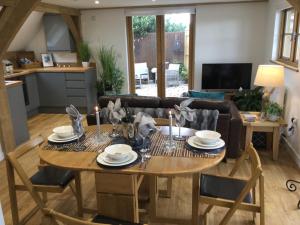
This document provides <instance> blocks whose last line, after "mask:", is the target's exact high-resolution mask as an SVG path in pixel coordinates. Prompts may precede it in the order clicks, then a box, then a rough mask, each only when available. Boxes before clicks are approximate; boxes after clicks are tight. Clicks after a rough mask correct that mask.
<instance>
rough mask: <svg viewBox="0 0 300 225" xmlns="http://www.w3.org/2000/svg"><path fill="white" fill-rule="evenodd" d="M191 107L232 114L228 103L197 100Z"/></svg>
mask: <svg viewBox="0 0 300 225" xmlns="http://www.w3.org/2000/svg"><path fill="white" fill-rule="evenodd" d="M189 107H190V108H192V109H210V110H214V109H217V110H219V112H220V113H221V114H227V113H230V104H229V102H228V101H204V100H201V99H195V100H194V101H193V102H192V103H191V104H190V105H189Z"/></svg>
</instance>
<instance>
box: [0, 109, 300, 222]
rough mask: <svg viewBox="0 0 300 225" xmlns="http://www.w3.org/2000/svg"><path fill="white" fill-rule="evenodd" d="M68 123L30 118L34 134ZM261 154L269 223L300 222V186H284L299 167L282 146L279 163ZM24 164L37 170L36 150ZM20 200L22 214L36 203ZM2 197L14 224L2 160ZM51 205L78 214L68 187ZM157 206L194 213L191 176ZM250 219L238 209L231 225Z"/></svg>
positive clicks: (88, 183) (164, 211)
mask: <svg viewBox="0 0 300 225" xmlns="http://www.w3.org/2000/svg"><path fill="white" fill-rule="evenodd" d="M68 123H69V119H68V117H67V116H66V115H46V114H40V115H38V116H36V117H34V118H32V119H30V120H29V129H30V133H31V135H36V134H39V133H42V134H43V135H45V136H47V135H48V134H49V133H50V132H51V130H52V128H53V127H55V126H58V125H63V124H68ZM260 156H261V159H262V163H263V170H264V175H265V202H266V224H270V225H277V224H278V225H296V224H300V210H298V209H297V207H296V205H297V202H298V199H300V189H299V190H298V192H294V193H292V192H289V191H288V190H287V189H286V187H285V182H286V180H287V179H290V178H294V179H298V180H300V171H299V169H298V168H297V167H296V165H295V163H294V162H293V160H292V159H291V157H290V156H289V155H288V153H287V151H286V149H285V146H283V145H281V147H280V155H279V160H278V161H277V162H274V161H273V160H271V157H270V153H269V152H260ZM22 163H23V165H25V166H26V168H27V171H28V173H29V174H30V173H33V172H34V171H35V169H36V168H35V167H34V165H36V164H37V163H38V156H37V154H36V152H32V153H30V154H28V155H27V156H25V157H24V160H23V161H22ZM232 164H233V163H232V162H229V163H226V164H225V163H222V164H220V165H219V166H217V167H215V168H213V169H211V170H210V171H207V172H209V173H216V174H224V175H225V174H227V173H228V172H229V170H230V168H231V166H232ZM248 171H249V170H248V163H245V165H244V167H243V169H242V170H241V171H240V172H239V174H238V175H239V176H246V175H247V174H248ZM84 178H85V182H83V190H84V204H85V206H88V207H96V199H95V189H94V180H93V174H91V173H85V174H84ZM164 184H165V181H164V180H161V182H160V187H161V188H164ZM299 188H300V187H299ZM18 199H19V200H20V202H21V204H20V206H19V208H20V212H21V215H22V214H24V213H25V212H27V211H28V210H29V209H30V207H32V206H34V203H33V201H32V200H31V198H30V196H29V195H28V194H25V193H20V194H18ZM0 200H1V204H2V207H3V210H4V217H5V222H6V224H11V214H10V203H9V197H8V190H7V182H6V171H5V163H4V162H0ZM48 204H49V206H50V207H53V208H55V209H56V210H58V211H61V212H64V213H67V214H69V215H75V214H76V202H75V198H74V196H73V195H72V193H71V191H70V190H66V191H65V192H64V193H63V194H50V195H49V203H48ZM158 207H159V210H158V212H159V213H160V214H161V215H163V216H169V217H172V218H177V217H189V216H190V215H191V179H190V178H189V177H180V178H176V179H175V180H174V184H173V193H172V198H171V199H160V200H159V206H158ZM203 208H204V207H202V206H201V211H202V210H203ZM224 212H225V209H222V208H215V209H213V211H212V212H211V213H210V215H209V224H218V222H219V221H220V219H221V218H222V216H223V215H224ZM87 216H89V215H87ZM142 217H143V216H142ZM143 218H144V217H143ZM251 218H252V214H251V213H248V212H241V211H239V212H238V213H236V214H235V215H234V216H233V218H232V220H231V221H230V223H229V224H230V225H235V224H253V222H252V221H251ZM27 224H30V225H41V224H43V225H44V224H45V225H47V224H51V223H50V222H49V220H48V219H47V218H44V217H43V216H42V214H41V213H40V212H38V213H37V214H36V215H35V216H34V217H33V218H32V219H31V220H30V221H29V222H28V223H27ZM257 224H259V221H257Z"/></svg>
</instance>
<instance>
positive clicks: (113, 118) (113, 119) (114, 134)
mask: <svg viewBox="0 0 300 225" xmlns="http://www.w3.org/2000/svg"><path fill="white" fill-rule="evenodd" d="M109 121H110V123H111V124H112V125H113V130H112V133H111V134H110V135H109V136H110V137H111V138H116V137H119V136H120V134H119V133H118V132H117V129H116V125H117V124H118V123H119V122H120V119H118V118H117V117H116V116H114V115H113V112H110V113H109Z"/></svg>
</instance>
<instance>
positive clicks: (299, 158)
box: [282, 137, 300, 168]
mask: <svg viewBox="0 0 300 225" xmlns="http://www.w3.org/2000/svg"><path fill="white" fill-rule="evenodd" d="M282 140H283V141H284V143H285V144H286V146H287V147H288V148H287V149H288V152H289V154H290V155H291V156H292V158H293V160H294V161H295V163H296V164H297V166H298V167H299V168H300V154H299V153H298V152H297V151H296V149H295V148H294V147H293V146H292V145H291V144H290V142H289V141H288V140H287V138H286V137H282Z"/></svg>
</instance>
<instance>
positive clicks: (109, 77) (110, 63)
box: [97, 46, 124, 95]
mask: <svg viewBox="0 0 300 225" xmlns="http://www.w3.org/2000/svg"><path fill="white" fill-rule="evenodd" d="M117 58H118V57H117V54H116V52H115V50H114V49H113V47H110V48H107V47H104V46H103V47H101V48H100V49H99V51H98V62H97V63H98V68H99V72H98V74H99V77H98V85H97V89H98V93H103V94H107V93H108V92H112V94H116V95H118V94H120V93H121V90H122V87H123V84H124V76H123V72H122V71H121V70H120V68H119V66H118V64H117Z"/></svg>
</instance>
